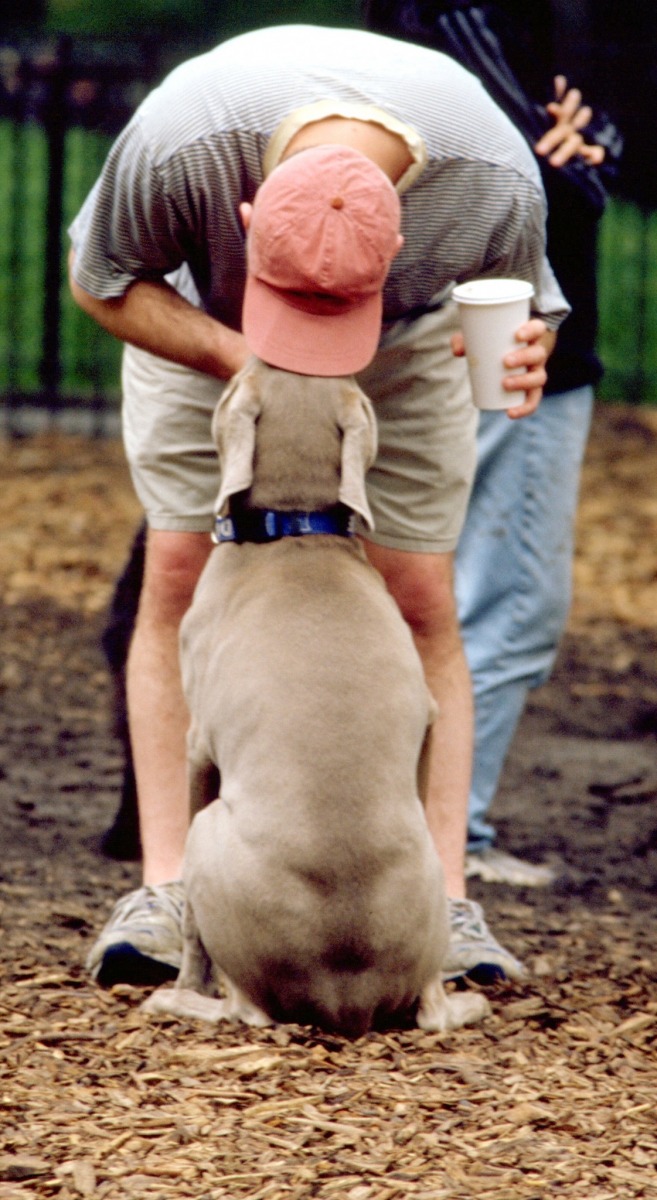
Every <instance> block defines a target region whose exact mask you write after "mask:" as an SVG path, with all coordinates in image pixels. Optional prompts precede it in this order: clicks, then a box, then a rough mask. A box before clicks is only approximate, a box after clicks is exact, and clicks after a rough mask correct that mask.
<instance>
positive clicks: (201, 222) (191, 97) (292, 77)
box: [71, 25, 568, 329]
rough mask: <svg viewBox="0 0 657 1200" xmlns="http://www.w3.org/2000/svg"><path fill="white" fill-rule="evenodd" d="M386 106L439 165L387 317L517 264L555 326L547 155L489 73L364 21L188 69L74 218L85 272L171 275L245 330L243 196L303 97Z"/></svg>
mask: <svg viewBox="0 0 657 1200" xmlns="http://www.w3.org/2000/svg"><path fill="white" fill-rule="evenodd" d="M321 100H325V101H326V100H328V101H334V102H335V101H341V102H345V101H346V102H349V103H362V104H370V105H372V104H373V105H376V106H378V107H379V108H382V109H385V110H386V112H388V113H390V114H391V115H392V116H394V117H396V118H398V119H399V120H401V121H403V122H405V123H407V124H409V125H411V126H413V128H414V129H415V130H417V132H418V133H419V134H420V136H421V137H422V138H423V140H424V142H425V145H426V149H427V165H426V167H425V168H424V170H423V171H422V173H421V174H420V176H419V178H418V179H417V180H416V181H415V182H414V183H413V184H412V185H411V187H410V188H409V189H408V190H407V191H406V192H405V193H404V194H403V196H402V233H403V235H404V239H405V242H404V247H403V249H402V251H401V253H400V254H399V255H398V256H397V258H395V260H394V262H393V264H392V267H391V270H390V273H389V276H388V279H387V282H386V287H385V295H384V316H385V320H386V321H390V320H394V319H397V318H399V317H401V316H404V315H406V314H409V313H413V312H415V311H416V310H417V311H422V309H423V308H425V307H426V306H428V305H429V304H430V302H431V300H432V297H435V296H436V295H437V294H442V293H443V292H444V291H445V289H447V288H448V287H449V286H450V285H452V284H453V283H455V282H462V281H464V280H467V279H472V278H478V277H481V276H483V275H498V276H512V277H516V278H521V279H526V280H529V281H530V282H531V283H532V284H533V285H534V291H535V298H534V302H533V309H534V311H535V312H536V313H538V314H539V315H541V316H542V317H543V318H544V319H545V320H546V321H547V323H548V325H549V326H551V327H552V328H555V327H556V326H557V325H558V324H559V322H560V321H561V320H562V319H563V317H564V316H565V315H566V313H567V311H568V308H567V305H566V302H565V300H564V298H563V296H562V294H561V292H560V290H559V288H558V286H557V284H556V281H555V280H554V276H553V275H552V272H551V270H550V268H549V266H548V264H547V262H546V260H545V255H544V247H545V198H544V193H543V188H542V184H541V180H540V176H539V172H538V169H537V167H536V164H535V161H534V157H533V155H532V153H531V151H530V149H529V147H528V146H527V144H526V143H525V141H524V139H523V138H522V136H521V135H520V134H519V133H518V132H517V130H516V129H515V128H514V126H513V125H512V124H511V122H510V121H509V120H508V118H507V117H506V116H505V115H504V114H503V113H502V112H501V110H500V109H499V108H498V107H497V106H496V105H495V104H494V103H493V101H492V100H491V99H490V98H489V96H488V95H487V93H486V92H485V91H484V89H483V87H482V86H481V84H480V83H479V82H478V80H477V79H476V78H475V77H474V76H473V75H471V74H470V73H469V72H467V71H466V70H464V68H463V67H461V66H459V64H458V63H456V62H454V61H453V60H452V59H450V58H448V57H447V56H446V55H443V54H440V53H438V52H437V51H434V50H428V49H425V48H423V47H420V46H415V45H412V44H410V43H405V42H397V41H395V40H393V39H390V38H386V37H381V36H380V35H378V34H374V33H369V32H365V31H362V30H356V29H327V28H319V27H314V26H306V25H290V26H277V27H274V28H270V29H261V30H256V31H254V32H250V33H246V34H243V35H241V36H240V37H236V38H232V39H231V40H229V41H226V42H223V43H221V44H220V45H219V46H217V47H216V49H214V50H211V51H209V52H208V53H206V54H203V55H200V56H198V57H196V58H194V59H191V60H189V61H188V62H186V63H184V64H182V65H181V66H179V67H177V68H176V69H175V70H174V71H173V72H172V73H171V74H170V75H169V76H168V77H167V78H166V79H165V80H164V81H163V82H162V84H161V85H160V86H159V87H157V88H156V89H155V90H154V91H153V92H152V93H151V94H150V95H149V96H148V97H147V98H146V100H145V101H144V102H143V103H142V104H141V106H140V107H139V109H138V110H137V111H136V113H135V114H134V116H133V118H132V120H131V121H130V122H129V124H128V125H127V127H126V128H125V130H124V131H123V133H122V134H121V135H120V137H119V138H118V139H117V141H116V142H115V144H114V146H113V148H112V149H111V151H110V153H109V155H108V158H107V161H106V163H105V166H104V169H103V171H102V174H101V176H100V178H99V179H98V181H97V183H96V185H95V187H94V188H93V190H92V191H91V193H90V195H89V196H88V197H87V200H86V202H85V204H84V206H83V208H82V210H81V211H80V213H79V215H78V217H77V218H76V220H75V221H74V223H73V226H72V227H71V237H72V241H73V244H74V247H75V250H76V265H75V277H76V279H77V282H78V283H79V284H80V286H81V287H82V288H84V289H85V290H86V291H88V292H89V293H90V294H91V295H93V296H95V297H97V298H99V299H108V298H111V297H117V296H120V295H122V294H123V293H124V292H125V291H126V290H127V288H128V287H129V286H130V284H131V283H133V282H134V281H136V280H141V279H146V280H160V279H163V278H165V277H167V278H168V279H169V280H170V281H173V282H174V284H175V286H176V287H178V289H179V291H180V292H181V293H182V294H183V295H185V296H186V297H187V298H188V299H189V300H191V301H192V302H193V303H195V304H200V305H201V306H202V307H203V308H204V309H205V310H206V311H207V312H209V313H210V314H211V315H212V316H214V317H216V318H217V319H218V320H220V321H223V322H225V323H226V324H227V325H229V326H231V327H232V328H234V329H239V328H240V316H241V307H242V295H243V290H244V281H245V237H244V231H243V229H242V226H241V222H240V217H239V212H238V206H239V204H240V202H241V201H243V200H247V201H252V200H253V197H254V195H255V192H256V189H257V187H258V186H259V184H260V183H261V182H262V177H263V157H264V152H265V149H266V146H267V143H268V141H269V139H270V137H271V136H272V134H273V133H274V131H275V130H276V128H277V126H278V125H279V124H280V122H281V121H282V120H283V119H284V118H285V117H286V116H287V115H288V114H289V113H290V112H291V111H292V110H294V109H297V108H299V107H301V106H303V105H306V104H311V103H315V102H317V101H321Z"/></svg>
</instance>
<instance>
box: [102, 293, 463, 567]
mask: <svg viewBox="0 0 657 1200" xmlns="http://www.w3.org/2000/svg"><path fill="white" fill-rule="evenodd" d="M456 327H457V326H456V311H455V306H454V305H452V304H448V305H445V306H444V307H442V308H440V309H438V310H437V311H435V312H431V313H427V314H425V315H424V316H422V317H420V318H416V319H414V320H410V319H406V320H402V321H397V322H395V323H394V324H393V325H390V326H388V327H387V328H386V329H385V331H384V335H383V337H382V341H381V346H380V348H379V351H378V353H377V356H376V358H375V360H374V362H373V363H372V364H371V365H370V366H369V367H368V368H367V370H366V371H363V372H362V373H361V374H360V375H359V376H358V382H359V384H360V385H361V387H362V388H363V390H364V391H365V392H366V393H367V395H368V396H369V397H370V399H371V400H372V402H373V404H374V409H375V412H376V416H377V425H378V435H379V452H378V455H377V459H376V462H375V463H374V466H373V467H372V468H371V470H370V472H369V474H368V477H367V494H368V498H369V502H370V506H371V508H372V513H373V516H374V521H375V530H374V532H373V533H372V532H368V533H367V537H368V539H369V540H370V541H374V542H378V543H379V544H380V545H383V546H388V547H391V548H393V549H399V550H414V551H419V552H421V553H436V552H446V551H450V550H453V549H454V547H455V546H456V542H457V540H458V537H459V533H460V531H461V526H462V524H463V521H464V518H465V510H466V506H467V502H468V497H469V494H470V488H471V485H472V478H473V475H474V469H475V460H476V429H477V413H476V409H475V408H474V405H473V404H472V400H471V398H470V389H469V386H468V381H467V372H466V365H465V360H464V359H456V358H454V356H453V354H452V352H451V348H450V343H449V338H450V334H451V333H452V332H453V331H454V329H455V328H456ZM222 387H223V384H222V383H221V382H218V381H217V380H216V379H212V378H210V377H209V376H207V375H202V374H199V373H197V372H195V371H190V370H189V369H188V368H186V367H179V366H177V365H176V364H174V363H170V362H165V361H164V360H163V359H160V358H156V357H154V356H153V355H151V354H148V353H146V352H144V351H142V350H136V349H135V348H134V347H131V346H127V347H126V349H125V354H124V361H123V396H124V403H123V434H124V440H125V447H126V454H127V457H128V462H129V465H130V470H131V472H132V478H133V482H134V486H135V489H136V492H137V495H138V497H139V499H140V501H141V503H142V505H143V507H144V510H145V512H146V515H147V519H148V523H149V525H150V526H151V528H153V529H164V530H171V531H189V532H203V531H205V530H210V529H211V528H212V522H213V515H214V502H215V499H216V496H217V492H218V490H219V468H218V463H217V457H216V453H215V448H214V445H213V443H212V441H211V437H210V422H211V417H212V413H213V411H214V408H215V405H216V403H217V401H218V399H219V396H220V394H221V389H222Z"/></svg>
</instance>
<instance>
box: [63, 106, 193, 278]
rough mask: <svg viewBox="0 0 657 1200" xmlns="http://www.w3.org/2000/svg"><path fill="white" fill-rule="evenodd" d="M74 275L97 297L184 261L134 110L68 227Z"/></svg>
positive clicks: (178, 229)
mask: <svg viewBox="0 0 657 1200" xmlns="http://www.w3.org/2000/svg"><path fill="white" fill-rule="evenodd" d="M69 235H70V237H71V241H72V244H73V248H74V250H75V265H74V270H73V273H74V276H75V279H76V281H77V283H79V285H80V287H82V288H84V290H85V291H87V292H89V293H90V294H91V295H92V296H95V297H96V298H97V299H100V300H106V299H113V298H115V297H118V296H122V295H123V294H124V293H125V292H126V291H127V289H128V288H129V287H130V285H131V284H132V283H134V282H135V281H136V280H143V279H146V280H161V279H163V278H164V277H165V276H166V275H168V274H170V273H172V272H174V271H176V270H177V269H178V268H179V267H180V266H181V265H182V263H183V262H184V261H185V258H186V255H185V251H184V245H185V241H186V238H185V230H184V226H183V222H182V221H181V219H180V217H179V215H177V214H176V209H175V206H174V204H173V203H172V200H171V199H170V198H169V197H168V196H167V195H166V193H165V190H164V188H163V186H162V180H161V176H160V173H159V171H158V170H157V168H156V166H155V165H154V164H153V162H152V160H151V155H150V153H149V151H148V147H147V145H146V144H145V139H144V137H143V135H142V129H141V125H140V121H139V114H137V115H136V117H135V118H133V120H132V121H131V122H130V123H129V125H128V126H127V127H126V129H125V130H124V132H123V133H122V134H121V136H120V137H119V138H118V139H117V141H116V142H115V143H114V146H113V147H112V149H111V151H110V153H109V155H108V157H107V160H106V162H105V165H104V167H103V171H102V173H101V175H100V177H99V179H98V180H97V182H96V184H95V186H94V187H93V189H92V191H91V192H90V193H89V195H88V197H87V199H86V201H85V203H84V205H83V206H82V209H81V210H80V212H79V213H78V216H77V217H76V218H75V220H74V221H73V224H72V225H71V227H70V229H69Z"/></svg>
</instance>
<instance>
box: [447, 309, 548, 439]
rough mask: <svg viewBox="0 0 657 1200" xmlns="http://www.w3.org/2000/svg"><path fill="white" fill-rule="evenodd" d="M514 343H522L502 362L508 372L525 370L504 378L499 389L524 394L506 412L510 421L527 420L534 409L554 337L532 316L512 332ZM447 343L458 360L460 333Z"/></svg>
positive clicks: (462, 348)
mask: <svg viewBox="0 0 657 1200" xmlns="http://www.w3.org/2000/svg"><path fill="white" fill-rule="evenodd" d="M516 340H517V341H518V342H524V343H526V344H525V345H519V346H518V348H517V350H510V351H509V353H508V354H506V355H505V357H504V358H503V360H502V362H503V364H504V366H505V367H507V368H508V369H509V370H517V369H518V367H520V368H522V367H524V368H525V370H524V371H523V372H521V373H520V374H518V375H505V376H504V378H503V380H502V386H503V387H504V388H505V389H506V390H507V391H508V392H524V393H525V396H524V399H522V398H521V397H520V396H519V397H518V400H519V401H521V402H520V403H518V404H517V405H513V407H512V408H508V409H507V410H506V412H507V416H509V417H511V419H512V420H517V418H518V417H528V416H529V415H530V413H533V412H535V411H536V409H537V408H538V406H539V404H540V402H541V397H542V395H543V388H544V387H545V383H546V380H547V371H546V369H545V364H546V362H547V360H548V357H549V355H550V354H551V353H552V350H553V348H554V344H555V341H556V334H554V333H553V332H552V331H551V330H550V329H548V328H547V326H546V324H545V321H541V320H540V318H538V317H532V318H531V320H529V321H526V322H525V324H524V325H520V327H519V328H518V329H517V330H516ZM451 343H452V352H453V353H454V354H455V355H456V356H457V358H462V357H463V355H464V354H465V342H464V340H463V334H461V333H454V334H452V338H451Z"/></svg>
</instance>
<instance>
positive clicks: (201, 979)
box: [141, 902, 272, 1026]
mask: <svg viewBox="0 0 657 1200" xmlns="http://www.w3.org/2000/svg"><path fill="white" fill-rule="evenodd" d="M183 934H184V944H183V957H182V964H181V967H180V974H179V976H178V979H177V980H176V983H175V984H174V986H173V987H160V988H158V989H157V991H156V992H153V994H152V995H151V996H149V997H148V999H147V1000H145V1001H144V1003H143V1004H142V1005H141V1008H142V1011H143V1012H147V1013H151V1014H153V1013H164V1014H169V1015H171V1016H174V1017H186V1018H188V1019H190V1020H201V1021H210V1022H212V1023H214V1024H216V1023H217V1022H219V1021H244V1023H245V1024H246V1025H256V1026H263V1025H271V1024H272V1020H271V1018H270V1017H268V1016H267V1014H266V1013H265V1012H263V1011H262V1009H260V1008H258V1007H257V1006H256V1005H255V1004H252V1003H251V1001H250V1000H249V999H248V997H247V996H245V995H244V993H243V992H242V991H240V989H239V988H238V987H236V985H235V984H234V983H233V982H232V980H230V979H229V978H228V976H227V975H225V974H224V973H223V971H216V970H215V967H214V965H213V963H212V961H211V959H210V957H209V955H208V953H207V951H206V949H205V946H204V945H203V943H202V941H201V939H200V937H199V933H198V929H197V926H196V921H195V919H194V914H193V912H192V908H191V905H190V904H189V902H187V903H186V904H185V912H184V917H183ZM217 975H218V976H219V978H217ZM218 985H219V986H221V989H222V991H223V992H224V996H223V998H222V999H220V1000H219V999H217V997H216V990H217V986H218Z"/></svg>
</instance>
